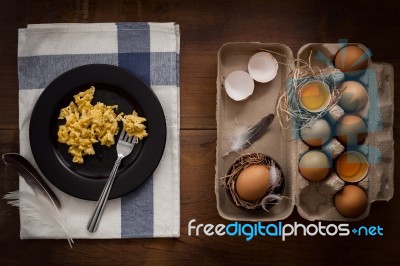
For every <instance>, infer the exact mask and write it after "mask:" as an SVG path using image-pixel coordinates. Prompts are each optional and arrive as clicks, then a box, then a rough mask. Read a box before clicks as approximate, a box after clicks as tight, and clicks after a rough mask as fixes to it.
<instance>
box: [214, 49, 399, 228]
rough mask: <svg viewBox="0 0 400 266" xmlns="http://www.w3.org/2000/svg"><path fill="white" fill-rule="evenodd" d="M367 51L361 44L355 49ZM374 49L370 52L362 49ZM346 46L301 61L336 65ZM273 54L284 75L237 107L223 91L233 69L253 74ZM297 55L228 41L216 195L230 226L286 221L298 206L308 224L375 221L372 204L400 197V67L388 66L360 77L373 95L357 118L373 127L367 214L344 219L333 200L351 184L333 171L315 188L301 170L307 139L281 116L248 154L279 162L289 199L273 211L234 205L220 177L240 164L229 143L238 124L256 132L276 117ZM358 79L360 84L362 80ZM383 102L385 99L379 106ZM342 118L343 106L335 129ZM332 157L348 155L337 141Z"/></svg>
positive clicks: (303, 53) (304, 52)
mask: <svg viewBox="0 0 400 266" xmlns="http://www.w3.org/2000/svg"><path fill="white" fill-rule="evenodd" d="M356 45H360V44H356ZM360 46H361V47H362V48H363V49H365V50H367V49H366V48H365V47H364V46H362V45H360ZM342 47H343V45H342V44H316V43H312V44H306V45H304V46H303V47H301V48H300V50H299V52H298V55H297V57H298V58H301V59H304V60H306V61H308V59H309V55H310V52H311V50H312V53H313V54H315V55H316V56H311V63H312V64H313V65H317V66H319V67H321V68H325V67H326V66H327V64H329V62H333V59H334V57H335V55H336V53H337V52H338V51H339V50H340V49H341V48H342ZM261 50H267V51H271V52H272V54H273V55H274V57H275V58H276V59H277V60H278V62H279V63H280V66H279V70H278V74H277V76H276V77H275V79H274V80H272V81H271V82H268V83H257V82H256V85H255V90H254V93H253V95H251V96H250V97H249V98H248V99H247V100H246V101H243V102H235V101H233V100H232V99H230V98H229V97H228V96H227V95H226V93H225V91H224V87H223V81H224V78H225V77H226V76H227V75H228V74H229V73H230V72H232V71H235V70H244V71H247V63H248V61H249V59H250V57H251V56H252V55H254V54H255V53H257V52H259V51H261ZM292 58H293V53H292V51H291V49H290V48H289V47H287V46H285V45H283V44H276V43H272V44H269V43H226V44H225V45H223V46H222V47H221V48H220V50H219V52H218V76H217V115H216V116H217V149H216V176H215V193H216V198H217V209H218V212H219V214H220V215H221V216H222V217H223V218H225V219H228V220H235V221H276V220H282V219H285V218H287V217H288V216H289V215H290V214H291V213H292V212H293V209H294V206H297V210H298V212H299V214H300V215H301V216H302V217H304V218H305V219H307V220H310V221H314V220H328V221H353V220H354V221H355V220H361V219H363V218H365V217H367V216H368V214H369V212H370V209H371V203H372V202H374V201H381V200H386V201H388V200H390V199H391V198H392V197H393V172H394V150H393V144H394V141H393V108H394V107H393V95H394V93H393V89H394V88H393V87H394V85H393V68H392V66H391V65H389V64H386V63H375V62H372V61H370V63H369V69H368V70H367V71H366V72H365V73H364V74H363V75H361V76H359V77H357V79H358V80H359V81H360V82H361V83H363V84H364V85H365V87H366V89H367V91H368V94H369V98H370V101H369V102H368V104H367V106H366V107H365V108H364V109H363V110H361V111H360V112H359V113H358V115H359V116H361V117H363V119H364V120H365V121H366V124H367V128H368V131H369V132H368V136H367V138H366V140H365V142H364V143H363V145H361V146H359V151H360V152H362V153H363V154H364V155H365V156H366V157H367V159H368V161H369V162H372V163H370V165H369V172H368V175H367V177H366V178H364V179H363V180H362V181H360V182H358V183H357V185H358V186H360V187H361V188H363V189H364V190H365V191H366V193H367V195H368V207H367V209H366V211H365V213H364V214H362V215H361V216H359V217H357V218H347V217H344V216H342V215H341V214H340V213H338V211H337V210H336V208H335V206H334V196H335V194H336V193H337V192H338V191H340V190H341V189H342V187H343V186H344V185H345V182H344V181H343V180H342V179H341V178H340V177H339V176H338V175H337V174H336V172H335V171H334V169H332V170H331V172H330V174H329V176H328V177H327V178H325V179H323V180H322V181H319V182H310V181H308V180H306V179H305V178H303V177H302V176H301V174H300V172H299V170H298V161H299V159H300V156H301V155H302V154H303V153H304V152H306V151H308V150H309V149H310V148H309V147H308V146H307V145H306V144H305V143H304V142H302V141H301V139H300V138H298V136H294V135H293V131H291V130H286V131H283V130H282V129H281V127H280V124H279V121H278V119H277V118H275V120H274V121H273V123H272V124H271V125H270V127H269V129H268V131H267V133H266V134H265V135H263V136H262V138H260V139H259V140H257V141H256V142H255V143H254V144H253V145H252V146H251V147H250V148H248V149H246V150H244V151H242V153H253V152H260V153H264V154H266V155H268V156H270V157H272V158H273V159H275V161H276V162H277V163H278V164H279V165H280V166H281V167H282V169H283V174H284V177H285V188H284V194H283V196H284V198H283V200H282V201H281V202H280V203H279V204H277V205H275V206H274V207H272V208H271V209H270V210H269V212H264V211H261V212H256V213H253V212H245V211H242V210H240V209H239V208H237V207H236V206H234V205H233V203H232V202H231V201H230V200H229V198H228V196H227V195H226V192H225V189H224V188H223V187H222V185H221V180H220V178H221V177H222V176H224V175H225V174H226V172H227V171H228V169H229V167H230V166H231V164H232V163H233V161H234V160H235V159H236V158H237V157H238V156H239V155H240V154H239V153H230V154H229V155H228V156H223V155H224V154H225V153H226V152H227V151H229V145H230V142H231V140H232V135H233V134H232V133H233V132H234V131H235V129H236V128H237V127H239V126H242V127H243V126H252V125H254V124H255V123H257V122H258V121H259V120H260V119H261V118H262V117H264V116H266V115H268V114H270V113H275V107H276V104H277V101H278V98H279V96H280V95H281V94H282V92H283V90H284V89H286V88H285V87H284V84H286V79H287V77H288V74H289V68H288V67H286V66H287V65H289V64H291V63H293V60H292ZM355 79H356V78H355ZM378 99H379V100H378ZM341 115H343V110H340V107H337V108H336V110H335V111H334V112H331V113H330V114H329V115H327V117H326V118H327V119H329V120H330V122H331V123H334V120H335V119H338V118H339V117H340V116H341ZM321 149H322V150H323V151H324V152H325V153H327V154H329V155H330V156H332V157H333V158H335V157H337V156H338V155H339V154H340V153H342V152H343V151H345V147H343V146H342V145H341V144H340V143H339V142H338V141H337V140H336V139H335V138H332V139H331V140H330V142H329V143H328V144H325V145H324V146H323V147H322V148H321Z"/></svg>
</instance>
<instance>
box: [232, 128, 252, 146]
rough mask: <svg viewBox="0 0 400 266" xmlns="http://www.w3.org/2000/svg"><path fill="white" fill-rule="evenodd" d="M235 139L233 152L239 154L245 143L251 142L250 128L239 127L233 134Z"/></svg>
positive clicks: (233, 140)
mask: <svg viewBox="0 0 400 266" xmlns="http://www.w3.org/2000/svg"><path fill="white" fill-rule="evenodd" d="M232 136H233V139H232V140H231V143H232V146H231V151H234V152H238V151H240V150H241V149H242V147H243V146H244V144H245V143H247V142H248V140H249V136H250V135H249V131H248V128H246V127H244V126H237V127H236V128H235V129H234V132H233V134H232Z"/></svg>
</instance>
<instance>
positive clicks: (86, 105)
mask: <svg viewBox="0 0 400 266" xmlns="http://www.w3.org/2000/svg"><path fill="white" fill-rule="evenodd" d="M94 92H95V87H94V86H92V87H90V89H88V90H86V91H83V92H80V93H78V94H77V95H75V96H74V101H72V102H71V103H70V104H69V105H68V106H67V107H65V108H63V109H61V111H60V115H59V117H58V119H65V124H64V125H61V126H60V127H59V129H58V133H57V135H58V141H59V142H60V143H65V144H67V145H69V146H70V147H69V149H68V152H69V153H70V154H71V155H72V156H73V159H72V161H73V162H74V163H79V164H82V163H83V156H85V155H93V154H95V151H94V149H93V144H94V143H98V142H99V143H100V144H101V145H105V146H107V147H110V146H111V145H113V144H115V140H114V136H115V135H117V134H118V121H121V120H122V121H123V127H124V129H125V130H126V132H127V133H128V134H129V135H130V136H136V137H137V138H138V139H139V140H141V139H143V138H144V137H146V136H147V135H148V134H147V132H146V130H145V128H146V126H145V125H143V122H145V121H146V119H145V118H143V117H139V116H138V115H137V113H136V112H135V111H134V112H133V114H132V115H126V116H125V117H124V116H123V115H124V114H123V113H120V114H118V115H116V113H115V110H116V109H117V108H118V106H117V105H113V106H107V105H105V104H104V103H101V102H98V103H96V104H95V105H92V103H91V101H92V100H93V96H94Z"/></svg>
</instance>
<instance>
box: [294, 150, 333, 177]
mask: <svg viewBox="0 0 400 266" xmlns="http://www.w3.org/2000/svg"><path fill="white" fill-rule="evenodd" d="M330 167H331V166H330V162H329V159H328V156H326V154H325V153H323V152H321V151H315V150H313V151H309V152H306V153H305V154H304V155H303V156H302V157H301V158H300V161H299V170H300V173H301V175H302V176H303V177H304V178H306V179H308V180H310V181H320V180H322V179H324V178H325V177H327V176H328V174H329V170H330Z"/></svg>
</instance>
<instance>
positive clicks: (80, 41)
mask: <svg viewBox="0 0 400 266" xmlns="http://www.w3.org/2000/svg"><path fill="white" fill-rule="evenodd" d="M93 63H102V64H111V65H116V66H120V67H123V68H125V69H128V70H130V71H131V72H133V73H134V74H136V75H137V76H139V77H140V78H141V79H142V80H143V81H144V82H146V83H147V84H149V85H150V87H151V88H152V89H153V91H154V92H155V94H156V95H157V97H158V99H159V100H160V102H161V105H162V107H163V109H164V113H165V116H166V122H167V142H166V147H165V151H164V155H163V157H162V160H161V162H160V164H159V166H158V168H157V169H156V170H155V172H154V173H153V175H152V176H151V177H150V178H149V179H147V180H146V182H145V183H144V184H143V185H142V186H140V187H139V188H138V189H136V190H135V191H134V192H132V193H130V194H128V195H126V196H123V197H121V198H118V199H113V200H110V201H109V202H108V204H107V207H106V210H105V212H104V215H103V218H102V221H101V223H100V226H99V229H98V231H97V232H96V233H94V234H91V233H89V232H87V230H86V224H87V222H88V220H89V218H90V215H91V214H92V212H93V210H94V207H95V204H96V202H93V201H86V200H81V199H78V198H75V197H72V196H70V195H67V194H65V193H63V192H62V191H60V190H59V189H57V188H55V187H54V186H52V185H51V184H50V186H51V188H52V189H53V190H54V192H55V194H56V195H57V196H58V197H59V199H60V201H61V204H62V209H61V215H62V217H63V219H64V221H65V223H66V225H67V228H68V230H69V233H70V234H71V236H72V237H73V238H138V237H179V228H180V226H179V222H180V195H179V182H180V181H179V75H178V74H179V26H178V25H176V24H174V23H99V24H39V25H28V27H27V28H25V29H20V30H19V35H18V77H19V127H20V153H21V154H22V155H23V156H25V157H26V158H27V159H28V160H29V161H31V162H32V163H33V164H34V165H35V162H34V159H33V156H32V152H31V148H30V144H29V121H30V116H31V113H32V109H33V107H34V105H35V102H36V100H37V99H38V97H39V95H40V94H41V93H42V92H43V90H44V88H46V87H47V85H48V84H49V83H50V82H51V81H52V80H53V79H55V78H56V77H57V76H59V75H60V74H62V73H64V72H65V71H67V70H69V69H71V68H75V67H77V66H81V65H85V64H93ZM19 184H20V185H19V188H20V191H27V190H29V187H28V186H27V184H26V183H25V181H24V180H23V179H22V178H20V182H19ZM22 203H23V202H22ZM20 218H21V219H20V220H21V232H20V236H21V239H29V238H62V237H63V234H62V232H59V231H58V230H56V229H54V228H46V227H44V226H43V225H41V224H38V223H37V222H35V221H32V220H31V219H29V218H28V217H26V214H25V213H24V212H20Z"/></svg>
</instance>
